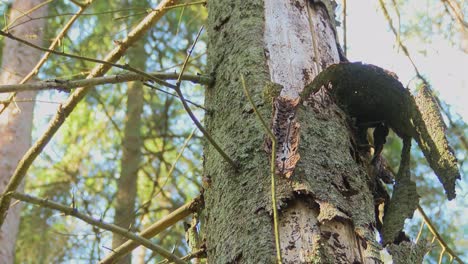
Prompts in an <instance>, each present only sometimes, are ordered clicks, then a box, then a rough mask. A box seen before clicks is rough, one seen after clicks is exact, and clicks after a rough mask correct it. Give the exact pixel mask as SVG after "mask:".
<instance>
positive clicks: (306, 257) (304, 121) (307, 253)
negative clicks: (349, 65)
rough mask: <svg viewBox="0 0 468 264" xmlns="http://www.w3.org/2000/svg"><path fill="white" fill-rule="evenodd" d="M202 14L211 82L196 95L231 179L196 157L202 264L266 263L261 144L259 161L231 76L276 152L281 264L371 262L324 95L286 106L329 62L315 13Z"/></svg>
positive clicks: (265, 156) (221, 9) (278, 4)
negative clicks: (202, 180)
mask: <svg viewBox="0 0 468 264" xmlns="http://www.w3.org/2000/svg"><path fill="white" fill-rule="evenodd" d="M208 8H209V21H208V34H209V40H208V45H209V48H208V61H209V66H210V67H211V69H212V74H213V75H214V77H215V80H216V81H215V83H214V85H213V86H211V87H209V88H208V89H207V91H206V103H205V105H206V107H208V114H207V116H206V118H205V120H206V121H205V122H206V126H207V129H208V131H209V132H210V133H211V135H212V136H213V137H214V138H215V139H216V140H217V141H218V142H222V144H223V149H224V150H225V152H226V153H229V154H230V156H231V157H232V158H233V159H234V160H236V161H237V162H239V164H240V169H239V171H238V172H236V171H235V170H234V169H232V168H230V167H229V166H228V164H226V163H225V162H223V160H222V159H221V158H220V156H219V154H218V153H217V152H216V151H215V150H214V148H213V147H212V146H210V145H206V146H205V166H204V169H205V176H206V177H209V178H210V179H211V184H210V186H209V187H208V188H207V189H206V190H205V201H206V209H205V212H204V216H205V217H204V222H203V225H204V230H205V234H206V246H207V256H208V262H210V263H273V262H275V248H274V234H273V219H272V214H271V211H272V205H271V200H270V194H271V190H270V184H271V183H270V178H269V176H268V169H269V164H268V160H269V155H270V154H269V151H268V146H269V145H268V142H267V144H266V146H267V152H264V150H263V147H264V146H265V144H264V143H265V136H264V134H263V128H262V126H261V124H260V123H259V122H258V121H257V119H256V117H255V115H254V113H253V111H252V109H251V106H249V105H248V102H247V100H246V99H245V97H244V95H243V93H242V89H241V85H240V81H239V76H240V74H243V75H244V76H245V79H246V84H247V88H248V89H249V91H250V94H251V96H252V97H253V101H254V102H255V104H256V105H257V107H258V108H259V111H260V112H261V113H262V114H263V115H264V117H265V118H268V117H272V130H273V131H274V133H275V135H276V136H277V139H278V142H280V144H279V146H278V150H277V151H278V157H277V168H278V171H279V172H280V175H279V177H278V178H277V190H276V191H277V198H278V200H279V205H278V206H279V207H280V216H279V221H280V223H279V224H280V237H281V250H282V253H283V256H284V263H353V262H355V263H380V260H379V258H380V256H379V252H378V250H379V249H380V248H379V245H378V243H377V242H376V241H375V234H374V225H375V220H374V219H375V216H374V200H373V190H372V189H371V188H372V186H374V184H373V182H374V179H373V178H372V177H370V176H369V175H368V173H367V168H366V167H365V166H364V164H362V162H359V158H357V157H356V155H359V154H356V153H357V152H358V151H357V150H356V146H355V145H353V141H354V140H355V139H354V135H353V133H352V131H353V128H352V126H351V125H350V122H348V121H349V120H348V119H347V116H346V114H345V113H344V112H343V111H342V110H341V109H340V108H339V107H338V106H337V105H336V104H335V103H334V101H333V98H331V97H330V96H329V95H328V94H327V92H326V91H325V90H323V91H322V92H320V93H318V94H316V95H315V96H314V98H313V102H314V103H313V104H304V105H302V104H300V105H299V104H298V102H299V96H298V95H299V94H300V92H301V91H302V89H303V88H304V86H305V85H306V84H307V83H309V82H310V81H311V80H313V78H314V77H315V76H316V75H317V74H318V72H319V71H320V70H321V69H323V68H325V67H327V66H328V65H330V64H334V63H337V62H338V61H339V52H338V48H337V43H336V38H335V35H334V34H335V33H334V29H333V26H332V23H331V21H330V16H329V14H328V12H327V10H326V9H325V7H324V6H323V5H322V4H319V3H316V4H311V3H310V2H309V1H306V0H303V1H278V0H266V1H261V0H251V1H240V0H237V1H221V0H219V1H212V2H210V3H209V4H208ZM260 36H263V39H262V38H261V37H260ZM278 88H280V89H281V93H279V94H280V96H279V97H278V98H276V100H275V101H274V102H273V103H269V102H271V100H272V99H274V98H265V97H268V96H271V95H275V94H278V93H275V92H272V91H271V90H275V89H278ZM265 90H266V92H265ZM262 96H263V98H262ZM270 148H271V146H270ZM336 261H338V262H336Z"/></svg>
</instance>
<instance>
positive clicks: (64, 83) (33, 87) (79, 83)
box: [0, 72, 213, 93]
mask: <svg viewBox="0 0 468 264" xmlns="http://www.w3.org/2000/svg"><path fill="white" fill-rule="evenodd" d="M148 74H149V75H151V76H153V77H155V78H158V79H162V80H177V78H178V77H179V74H178V73H164V72H154V73H148ZM182 80H185V81H191V82H194V83H200V84H210V83H211V82H212V81H213V78H212V77H210V76H206V75H193V74H184V75H183V76H182ZM131 81H142V82H144V81H150V79H148V78H146V77H145V76H142V75H141V74H139V73H133V72H131V73H121V74H116V75H110V76H103V77H96V78H87V79H79V80H62V79H52V80H45V81H41V82H34V83H26V84H6V85H0V93H11V92H23V91H42V90H52V89H54V90H59V91H69V90H70V89H74V88H78V87H92V86H96V85H103V84H111V83H123V82H131Z"/></svg>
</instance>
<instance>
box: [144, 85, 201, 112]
mask: <svg viewBox="0 0 468 264" xmlns="http://www.w3.org/2000/svg"><path fill="white" fill-rule="evenodd" d="M143 84H144V85H145V86H148V87H149V88H151V89H154V90H156V91H160V92H162V93H165V94H167V95H170V96H174V97H177V98H179V99H180V97H179V96H178V95H177V94H173V93H170V92H168V91H164V90H163V89H160V88H158V87H155V86H154V85H151V84H149V83H147V82H145V83H143ZM185 101H187V103H189V104H191V105H193V106H195V107H198V108H201V109H203V110H205V111H206V108H205V107H203V106H201V105H199V104H197V103H195V102H192V101H190V100H188V99H185Z"/></svg>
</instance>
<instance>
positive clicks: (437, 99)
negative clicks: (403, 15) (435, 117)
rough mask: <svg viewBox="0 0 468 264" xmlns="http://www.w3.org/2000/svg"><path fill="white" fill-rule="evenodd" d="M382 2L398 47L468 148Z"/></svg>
mask: <svg viewBox="0 0 468 264" xmlns="http://www.w3.org/2000/svg"><path fill="white" fill-rule="evenodd" d="M379 2H380V7H381V8H382V11H383V13H384V16H385V18H386V19H387V21H388V24H389V26H390V29H391V30H392V32H393V34H394V35H395V38H396V40H397V43H398V45H399V46H400V47H401V49H402V50H403V52H404V53H405V56H406V57H407V58H408V60H409V61H410V62H411V65H412V66H413V68H414V71H415V72H416V77H418V79H419V80H421V81H422V82H423V83H424V84H425V85H426V86H427V87H428V89H429V90H430V92H431V94H432V95H433V97H434V99H435V100H436V102H437V104H438V106H439V108H440V109H441V111H442V112H443V113H444V115H445V116H446V117H447V119H448V120H449V123H450V125H451V126H452V127H453V128H454V133H455V135H457V136H458V138H459V139H460V142H461V143H462V145H463V146H464V147H465V149H466V148H468V147H467V146H468V143H467V142H468V141H467V140H466V137H465V136H464V134H463V133H460V132H459V131H460V130H462V129H460V128H459V127H458V126H457V125H456V123H455V122H453V120H452V118H451V116H450V113H449V112H448V111H446V110H445V109H444V107H443V106H442V102H441V101H440V100H439V97H438V96H436V95H435V94H434V91H433V90H432V88H431V85H430V83H429V81H428V80H427V79H426V78H425V77H424V76H423V75H422V74H421V73H420V71H419V70H418V67H417V66H416V64H415V63H414V61H413V59H412V57H411V55H410V53H409V51H408V49H407V47H406V46H405V45H404V44H403V42H402V41H401V39H400V38H399V35H398V32H397V31H396V29H395V27H394V26H393V21H392V19H391V18H390V15H389V14H388V11H387V8H386V6H385V3H384V2H383V0H379ZM442 2H444V3H446V1H445V0H442Z"/></svg>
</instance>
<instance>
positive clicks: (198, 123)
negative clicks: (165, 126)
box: [174, 26, 238, 170]
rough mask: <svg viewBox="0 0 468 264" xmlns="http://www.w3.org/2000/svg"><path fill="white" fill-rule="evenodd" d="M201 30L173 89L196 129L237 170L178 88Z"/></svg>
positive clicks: (201, 29)
mask: <svg viewBox="0 0 468 264" xmlns="http://www.w3.org/2000/svg"><path fill="white" fill-rule="evenodd" d="M202 31H203V26H202V27H201V28H200V30H199V31H198V34H197V36H196V37H195V41H194V42H193V45H192V47H191V48H190V50H189V52H188V54H187V57H185V61H184V64H183V65H182V70H181V71H180V75H179V78H177V82H176V87H175V88H174V90H175V91H176V93H177V95H179V98H180V100H181V101H182V105H183V106H184V109H185V111H187V114H188V115H189V116H190V118H191V119H192V121H193V123H195V125H196V126H197V127H198V129H199V130H200V131H201V132H202V133H203V136H205V137H206V139H208V141H209V142H210V144H211V145H213V147H214V148H215V149H216V150H217V151H218V153H219V154H220V155H221V157H223V159H224V160H225V161H227V162H228V163H229V164H230V165H231V166H232V167H233V168H234V169H236V170H237V168H238V165H237V163H236V162H235V161H233V160H232V159H231V158H230V157H229V156H228V155H227V154H226V152H224V150H223V149H222V148H221V147H220V146H219V145H218V143H217V142H216V141H215V140H214V139H213V137H211V135H210V133H208V131H206V129H205V128H204V127H203V125H202V124H201V123H200V121H198V119H197V117H196V116H195V115H194V114H193V112H192V110H191V109H190V107H189V106H188V105H187V101H186V100H185V98H184V95H183V94H182V91H181V90H180V84H181V82H180V81H181V80H182V75H183V74H184V71H185V68H186V67H187V62H188V60H189V59H190V55H191V54H192V51H193V49H194V48H195V44H197V41H198V38H199V37H200V34H201V32H202Z"/></svg>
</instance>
